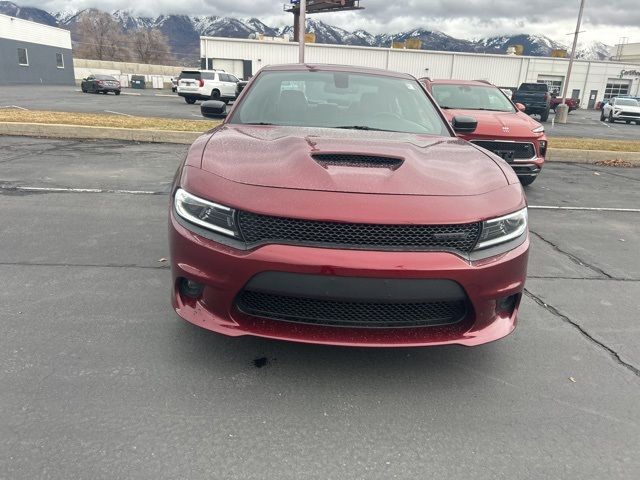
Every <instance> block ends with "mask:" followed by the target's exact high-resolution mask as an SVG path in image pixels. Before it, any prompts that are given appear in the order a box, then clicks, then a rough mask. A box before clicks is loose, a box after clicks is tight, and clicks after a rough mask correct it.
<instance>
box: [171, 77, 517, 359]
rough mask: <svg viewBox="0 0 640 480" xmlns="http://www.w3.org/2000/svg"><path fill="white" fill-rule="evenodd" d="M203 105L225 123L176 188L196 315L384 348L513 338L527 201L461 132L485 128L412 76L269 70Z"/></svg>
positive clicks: (189, 311)
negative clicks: (445, 111) (232, 95)
mask: <svg viewBox="0 0 640 480" xmlns="http://www.w3.org/2000/svg"><path fill="white" fill-rule="evenodd" d="M292 83H294V84H296V85H298V86H299V89H290V88H283V87H285V85H286V86H290V85H291V84H292ZM227 108H229V111H228V113H227ZM201 111H202V112H203V114H205V116H208V117H212V118H221V119H222V120H223V121H222V124H221V125H220V126H218V127H216V128H215V129H214V130H212V131H210V132H207V133H205V134H204V135H202V136H201V137H200V138H199V139H197V140H196V141H195V143H194V144H193V145H192V146H191V147H190V149H189V151H188V153H187V156H186V158H185V160H184V161H183V162H182V164H181V165H180V167H179V169H178V171H177V174H176V176H175V180H174V183H173V185H172V188H171V194H170V195H171V197H170V198H171V206H170V215H169V218H170V220H169V222H170V226H169V237H170V242H169V243H170V251H171V267H172V278H173V283H172V285H173V294H172V302H173V306H174V308H175V310H176V312H177V313H178V314H179V315H180V316H181V317H182V318H184V319H186V320H187V321H189V322H192V323H194V324H195V325H198V326H200V327H203V328H205V329H208V330H212V331H215V332H218V333H222V334H225V335H230V336H240V335H254V336H258V337H267V338H274V339H281V340H290V341H297V342H306V343H320V344H333V345H351V346H376V347H397V346H420V345H442V344H461V345H467V346H472V345H479V344H482V343H485V342H489V341H492V340H496V339H498V338H501V337H504V336H505V335H508V334H509V333H510V332H511V331H512V330H513V329H514V327H515V323H516V316H517V312H518V308H519V304H520V299H521V297H522V293H523V288H524V282H525V276H526V268H527V257H528V250H529V237H528V231H527V208H526V199H525V195H524V192H523V189H522V186H521V185H520V182H518V177H517V176H516V175H515V173H514V172H513V170H512V169H511V167H509V165H508V164H507V163H506V162H504V161H503V160H502V159H501V158H499V157H497V156H496V155H494V154H493V153H491V152H489V151H487V150H484V149H481V148H479V147H477V146H474V145H472V144H470V143H468V142H465V141H463V140H460V139H459V138H456V134H455V132H456V130H457V131H458V132H463V131H464V132H466V133H470V132H472V131H473V130H474V129H475V127H476V121H475V120H474V119H473V118H469V117H465V116H458V117H456V118H454V119H453V121H452V124H451V125H450V124H449V122H447V120H446V118H445V117H444V116H443V115H442V112H441V111H440V109H438V107H437V105H436V104H435V102H434V101H433V100H432V99H431V97H430V96H429V95H428V93H427V92H426V90H425V89H424V88H423V87H422V86H421V84H420V83H419V82H418V81H417V80H416V79H415V78H414V77H412V76H410V75H406V74H401V73H393V72H390V71H388V70H377V69H366V68H358V67H352V66H351V67H342V66H336V65H312V64H305V65H300V64H293V65H281V66H269V67H265V68H263V69H262V70H260V71H259V72H258V73H257V75H256V76H255V77H254V79H253V80H252V81H251V83H250V84H249V85H248V86H247V88H246V89H245V91H244V92H243V94H242V95H241V97H240V98H239V99H238V101H237V102H235V103H234V105H233V106H232V107H227V105H225V104H224V103H223V102H220V101H205V102H203V103H202V106H201Z"/></svg>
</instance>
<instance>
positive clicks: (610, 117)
mask: <svg viewBox="0 0 640 480" xmlns="http://www.w3.org/2000/svg"><path fill="white" fill-rule="evenodd" d="M609 123H616V121H615V120H614V119H613V111H611V112H609Z"/></svg>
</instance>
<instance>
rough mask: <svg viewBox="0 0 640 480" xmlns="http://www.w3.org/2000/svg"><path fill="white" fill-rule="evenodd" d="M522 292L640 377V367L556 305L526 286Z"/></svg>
mask: <svg viewBox="0 0 640 480" xmlns="http://www.w3.org/2000/svg"><path fill="white" fill-rule="evenodd" d="M524 294H525V295H526V296H527V297H529V298H530V299H531V300H533V301H534V302H536V303H537V304H538V305H540V306H541V307H542V308H544V309H545V310H546V311H548V312H549V313H551V314H552V315H553V316H555V317H557V318H559V319H560V320H562V321H563V322H564V323H567V324H569V325H571V326H572V327H574V328H575V329H576V330H578V331H579V332H580V333H581V334H582V336H584V337H585V338H586V339H587V340H589V341H590V342H591V343H593V344H594V345H597V346H599V347H600V348H602V349H603V350H605V351H606V352H607V353H608V354H609V355H610V356H611V358H613V360H614V362H616V363H617V364H618V365H620V366H622V367H624V368H626V369H627V370H629V371H630V372H632V373H633V374H634V375H636V376H637V377H640V369H639V368H637V367H636V366H634V365H632V364H630V363H628V362H625V361H624V360H622V358H620V354H619V353H618V352H616V351H615V350H614V349H613V348H611V347H609V346H608V345H606V344H605V343H603V342H601V341H600V340H598V339H596V338H594V337H593V336H592V335H591V334H590V333H589V332H587V331H586V330H585V329H584V328H583V327H582V326H581V325H580V324H579V323H577V322H575V321H573V320H571V319H570V318H569V317H567V316H566V315H564V314H563V313H561V312H560V311H559V310H558V309H557V308H556V307H554V306H553V305H549V304H548V303H546V302H544V301H543V300H542V299H541V298H540V297H538V296H536V295H535V294H533V293H531V291H529V290H528V289H526V288H525V289H524Z"/></svg>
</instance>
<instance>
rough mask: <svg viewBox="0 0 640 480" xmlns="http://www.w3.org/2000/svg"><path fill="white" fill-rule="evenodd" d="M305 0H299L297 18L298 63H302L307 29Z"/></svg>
mask: <svg viewBox="0 0 640 480" xmlns="http://www.w3.org/2000/svg"><path fill="white" fill-rule="evenodd" d="M306 16H307V0H300V14H299V20H298V29H299V30H298V48H299V49H298V63H304V35H305V33H306V31H307V28H306V25H307V19H306Z"/></svg>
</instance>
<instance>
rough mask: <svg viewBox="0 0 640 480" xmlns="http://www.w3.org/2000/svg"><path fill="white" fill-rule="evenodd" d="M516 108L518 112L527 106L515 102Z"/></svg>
mask: <svg viewBox="0 0 640 480" xmlns="http://www.w3.org/2000/svg"><path fill="white" fill-rule="evenodd" d="M516 108H517V109H518V111H519V112H524V111H525V110H526V109H527V107H525V106H524V105H523V104H522V103H516Z"/></svg>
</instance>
